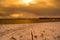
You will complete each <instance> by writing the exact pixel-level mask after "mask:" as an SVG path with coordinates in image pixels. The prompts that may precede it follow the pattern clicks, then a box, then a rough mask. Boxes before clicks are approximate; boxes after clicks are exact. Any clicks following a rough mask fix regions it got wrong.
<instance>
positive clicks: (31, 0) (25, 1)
mask: <svg viewBox="0 0 60 40" xmlns="http://www.w3.org/2000/svg"><path fill="white" fill-rule="evenodd" d="M22 2H23V3H24V4H27V5H28V4H29V3H31V2H33V0H22Z"/></svg>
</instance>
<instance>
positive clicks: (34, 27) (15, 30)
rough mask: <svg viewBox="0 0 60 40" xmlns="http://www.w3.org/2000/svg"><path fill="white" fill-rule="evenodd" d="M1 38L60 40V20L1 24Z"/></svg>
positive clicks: (5, 39)
mask: <svg viewBox="0 0 60 40" xmlns="http://www.w3.org/2000/svg"><path fill="white" fill-rule="evenodd" d="M0 40H60V22H47V23H31V24H0Z"/></svg>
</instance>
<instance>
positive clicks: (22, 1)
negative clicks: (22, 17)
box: [16, 0, 36, 6]
mask: <svg viewBox="0 0 60 40" xmlns="http://www.w3.org/2000/svg"><path fill="white" fill-rule="evenodd" d="M16 4H17V5H24V6H29V5H30V4H36V1H35V0H18V1H17V2H16Z"/></svg>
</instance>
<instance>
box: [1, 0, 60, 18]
mask: <svg viewBox="0 0 60 40" xmlns="http://www.w3.org/2000/svg"><path fill="white" fill-rule="evenodd" d="M57 16H58V17H60V0H0V18H10V17H11V18H14V17H15V18H39V17H57Z"/></svg>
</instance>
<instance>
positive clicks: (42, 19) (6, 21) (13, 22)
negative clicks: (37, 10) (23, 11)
mask: <svg viewBox="0 0 60 40" xmlns="http://www.w3.org/2000/svg"><path fill="white" fill-rule="evenodd" d="M59 21H60V19H59V18H40V19H0V24H2V23H3V24H4V23H5V24H6V23H7V24H10V23H12V24H24V23H40V22H41V23H42V22H59Z"/></svg>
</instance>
